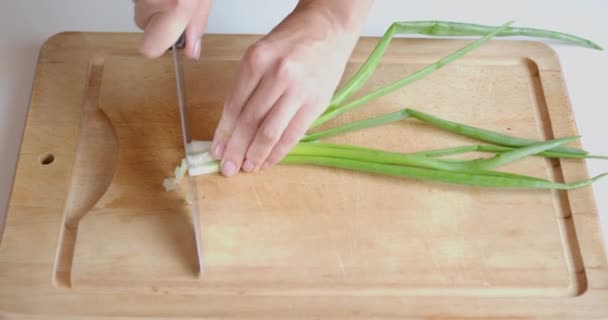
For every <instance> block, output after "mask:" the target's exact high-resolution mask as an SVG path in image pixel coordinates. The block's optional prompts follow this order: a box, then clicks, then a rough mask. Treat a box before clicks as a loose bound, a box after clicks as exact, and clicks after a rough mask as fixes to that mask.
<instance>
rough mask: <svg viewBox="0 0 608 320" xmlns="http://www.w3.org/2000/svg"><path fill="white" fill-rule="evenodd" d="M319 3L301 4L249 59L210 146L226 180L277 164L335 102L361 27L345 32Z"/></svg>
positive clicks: (251, 50) (239, 72) (243, 64)
mask: <svg viewBox="0 0 608 320" xmlns="http://www.w3.org/2000/svg"><path fill="white" fill-rule="evenodd" d="M318 3H321V7H320V6H314V5H308V6H306V5H299V6H298V7H297V8H296V9H295V10H294V11H293V12H292V13H291V14H290V15H289V16H288V17H287V18H286V19H285V20H284V21H283V22H281V24H279V25H278V26H277V27H276V28H275V29H274V30H272V32H271V33H269V34H268V35H267V36H265V37H264V38H262V39H261V40H259V41H258V42H257V43H255V44H254V45H253V46H252V47H251V48H249V50H248V51H247V53H246V54H245V56H244V58H243V60H242V62H241V64H240V65H239V68H238V70H237V75H236V82H235V85H234V87H233V88H232V91H231V93H230V94H229V96H228V98H227V100H226V103H225V105H224V110H223V113H222V117H221V119H220V122H219V124H218V127H217V129H216V132H215V136H214V140H213V144H212V151H213V154H214V156H215V157H216V158H217V159H221V172H222V174H223V175H225V176H233V175H235V174H236V173H237V172H238V171H239V170H240V169H241V168H242V169H243V171H246V172H254V171H257V170H259V169H263V168H266V167H269V166H272V165H274V164H276V163H278V162H279V161H280V160H282V159H283V157H285V155H287V153H288V152H289V151H290V150H291V149H292V148H293V147H294V146H295V144H296V143H297V142H298V141H299V140H300V139H301V137H302V136H303V135H304V134H305V132H306V131H307V130H308V128H309V126H310V125H311V124H312V122H313V121H314V120H315V119H316V118H317V117H318V116H319V115H321V113H323V111H324V110H325V109H326V107H327V105H328V104H329V101H330V99H331V97H332V94H333V92H334V91H335V90H336V87H337V86H338V83H339V81H340V78H341V76H342V73H343V72H344V69H345V67H346V63H347V60H348V58H349V56H350V54H351V52H352V50H353V48H354V46H355V44H356V41H357V39H358V35H359V28H360V25H361V23H359V24H357V25H355V26H352V25H349V26H346V25H345V24H342V23H340V21H339V19H338V18H336V17H334V16H332V14H331V13H330V10H327V8H324V7H322V5H323V4H324V3H331V2H330V1H319V2H318ZM334 3H335V2H334ZM345 3H346V5H350V4H352V2H351V1H350V0H349V1H345Z"/></svg>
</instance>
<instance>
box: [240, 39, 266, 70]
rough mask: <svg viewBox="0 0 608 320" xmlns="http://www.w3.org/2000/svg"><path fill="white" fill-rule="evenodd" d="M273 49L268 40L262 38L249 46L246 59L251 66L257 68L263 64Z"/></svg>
mask: <svg viewBox="0 0 608 320" xmlns="http://www.w3.org/2000/svg"><path fill="white" fill-rule="evenodd" d="M271 51H272V49H271V48H270V45H269V44H268V43H267V42H265V41H263V40H260V41H258V42H256V43H255V44H253V45H252V46H251V47H249V49H248V50H247V53H246V55H245V61H246V63H247V65H248V66H249V68H251V69H255V68H257V67H259V66H260V65H261V64H264V62H265V61H266V59H268V56H269V55H270V53H271Z"/></svg>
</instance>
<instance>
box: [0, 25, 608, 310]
mask: <svg viewBox="0 0 608 320" xmlns="http://www.w3.org/2000/svg"><path fill="white" fill-rule="evenodd" d="M256 39H257V36H242V35H231V36H228V35H222V36H220V35H209V36H206V37H205V39H204V44H203V58H202V59H201V60H200V61H198V62H192V61H188V62H186V65H185V70H186V74H185V76H186V83H187V93H188V95H187V99H188V104H189V105H190V106H191V109H192V111H191V113H192V124H191V126H192V128H193V130H194V137H195V138H196V139H200V140H210V139H211V138H212V134H213V132H214V128H215V125H216V123H217V121H218V118H219V116H220V113H221V107H222V103H223V100H224V97H225V95H226V92H227V89H228V88H229V85H230V83H231V81H232V80H233V75H234V71H235V68H236V66H237V63H238V60H239V58H240V57H241V55H242V54H243V52H244V51H245V50H246V48H247V47H248V46H249V45H250V44H252V43H253V42H254V41H255V40H256ZM137 40H138V37H137V36H136V35H134V34H103V33H62V34H59V35H57V36H54V37H52V38H51V39H50V40H49V41H48V42H47V43H46V44H45V45H44V46H43V48H42V50H41V54H40V61H39V65H38V69H37V72H36V78H35V82H34V86H33V94H32V100H31V105H30V111H29V115H28V120H27V126H26V130H25V137H24V141H23V145H22V148H21V152H20V158H19V163H18V168H17V172H16V177H15V182H14V188H13V192H12V197H11V201H10V205H9V209H8V218H7V222H6V228H5V230H4V234H3V237H2V240H1V242H0V317H4V318H19V319H22V318H58V319H59V318H61V319H72V318H74V319H76V318H78V319H83V318H86V317H90V318H104V319H107V318H119V317H120V318H121V319H123V318H137V317H150V318H154V317H158V318H172V319H175V318H195V317H209V318H217V317H222V318H223V317H232V318H294V317H306V318H349V319H353V318H369V317H373V318H399V319H404V318H412V319H462V318H475V319H489V318H501V319H503V318H518V319H523V318H551V319H554V318H567V319H587V318H606V317H608V265H607V260H606V251H605V248H604V247H603V245H602V241H601V239H602V238H601V235H600V228H599V225H598V213H597V211H596V208H595V205H594V201H593V198H592V193H591V190H590V189H589V188H582V189H578V190H574V191H569V192H557V191H529V190H526V191H515V190H489V189H480V188H473V187H462V186H453V185H446V184H440V183H434V182H424V181H415V180H410V179H397V178H390V177H380V176H374V175H369V174H362V173H356V172H347V171H343V170H334V169H329V168H319V167H307V166H281V165H280V166H276V167H274V168H272V169H270V170H266V171H263V172H260V173H256V174H240V175H238V176H237V177H235V178H232V179H226V178H223V177H220V176H205V177H199V178H197V183H198V185H199V190H200V192H199V198H200V205H201V211H202V212H201V215H202V226H201V227H202V230H203V234H202V241H203V244H204V248H203V249H204V252H205V256H204V259H205V266H204V267H205V273H204V275H203V277H202V278H198V277H197V265H196V258H195V247H194V242H193V231H192V230H193V227H192V225H191V222H190V218H189V211H188V207H187V204H186V203H185V202H184V200H183V197H182V195H181V194H179V193H175V192H165V191H164V189H163V187H162V185H161V184H162V180H163V179H164V178H165V177H168V176H170V175H171V174H172V170H173V168H174V167H175V166H176V165H177V164H178V163H179V161H180V159H181V157H182V153H181V152H182V146H181V140H180V139H181V137H180V127H179V118H178V110H177V105H176V102H177V98H176V96H175V94H176V93H175V79H174V74H173V68H172V62H171V59H170V56H169V55H167V56H165V57H162V58H160V59H157V60H146V59H144V58H142V57H140V56H139V55H138V53H137V52H136V50H135V48H136V44H137ZM376 41H377V39H373V38H363V39H361V41H360V42H359V44H358V46H357V48H356V50H355V52H354V53H353V55H352V58H351V61H350V63H349V66H348V70H347V72H346V75H347V76H348V75H350V74H352V73H353V72H354V71H355V70H356V68H357V67H358V66H359V65H360V64H361V63H362V61H363V60H364V59H365V58H366V57H367V55H368V54H369V52H370V51H371V49H372V48H373V46H374V45H375V44H376ZM468 42H469V41H465V40H429V39H426V40H424V39H399V40H394V41H393V43H392V44H391V47H390V48H389V50H388V52H387V54H386V56H385V58H384V59H383V62H382V64H381V66H380V67H379V68H378V71H377V72H376V74H375V75H374V76H373V77H372V79H371V80H370V81H369V83H368V84H367V85H366V86H365V87H364V88H363V89H362V92H369V90H371V89H372V88H376V87H378V86H381V85H384V84H388V83H390V82H392V81H395V80H397V79H398V78H400V77H402V76H404V75H406V74H409V73H411V72H413V71H415V70H417V69H419V68H421V67H422V66H424V65H427V64H429V63H431V62H433V61H434V60H436V59H438V58H440V57H442V56H444V55H446V54H448V53H449V52H451V51H453V50H455V49H457V48H460V47H462V46H464V45H465V44H466V43H468ZM404 107H412V108H415V109H419V110H422V111H425V112H428V113H431V114H435V115H441V116H442V117H444V118H448V119H450V120H453V121H458V122H464V123H467V124H470V125H474V126H478V127H483V128H487V129H492V130H496V131H499V132H504V133H509V134H513V135H517V136H521V137H527V138H533V139H539V140H540V139H550V138H554V137H562V136H572V135H576V134H577V133H576V128H575V123H574V119H573V115H572V112H571V110H570V106H569V102H568V98H567V94H566V89H565V86H564V83H563V79H562V74H561V70H560V65H559V63H558V59H557V58H556V56H555V55H554V53H553V51H551V50H550V49H549V48H547V47H546V46H545V45H542V44H540V43H535V42H516V41H504V40H503V41H498V40H496V41H492V42H491V43H489V44H487V45H484V46H483V47H482V48H480V49H478V50H476V51H474V52H473V53H471V54H468V55H467V56H466V57H464V58H463V59H461V60H458V61H457V62H455V63H454V64H451V65H449V66H447V67H445V68H444V69H441V70H440V71H438V72H436V73H434V74H432V75H431V76H430V77H428V78H425V79H423V80H420V81H418V82H415V83H414V84H412V85H410V86H408V87H406V88H404V89H402V90H399V91H397V92H395V93H393V94H390V95H388V96H386V97H384V98H381V99H378V100H376V101H373V102H371V103H370V104H368V105H367V106H365V107H362V108H361V109H359V110H358V111H357V112H354V113H349V114H346V115H345V116H344V117H341V118H340V119H338V120H336V121H334V122H332V123H330V124H328V126H330V125H335V124H337V123H342V122H344V121H346V120H352V119H359V118H364V117H368V116H371V115H374V114H379V113H380V112H387V111H392V110H397V109H401V108H404ZM331 141H335V142H345V143H352V144H358V145H368V146H374V147H378V148H384V149H389V150H399V151H416V150H427V149H431V148H440V147H448V146H454V145H463V144H469V143H473V141H472V140H468V139H465V138H461V137H456V136H454V135H451V134H447V133H444V132H442V131H439V130H436V129H432V128H429V127H428V126H426V125H423V124H421V123H420V122H417V121H415V120H407V121H403V122H400V123H396V124H392V125H389V126H384V127H380V128H374V129H367V130H365V131H361V132H356V133H351V134H347V135H343V136H340V137H336V138H334V139H332V140H331ZM505 169H507V170H509V171H511V172H518V173H524V174H531V175H535V176H538V177H544V178H550V179H553V180H558V181H573V180H579V179H585V178H587V171H586V167H585V163H584V161H581V160H568V161H550V160H546V159H541V158H534V159H527V160H524V161H521V162H518V163H516V164H512V165H509V166H508V167H506V168H505Z"/></svg>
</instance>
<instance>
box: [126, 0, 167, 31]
mask: <svg viewBox="0 0 608 320" xmlns="http://www.w3.org/2000/svg"><path fill="white" fill-rule="evenodd" d="M171 8H172V5H171V3H170V2H168V1H166V0H137V1H135V10H134V20H135V24H136V25H137V27H138V28H140V29H141V30H145V29H146V26H147V25H148V23H149V22H150V18H151V17H152V16H153V15H155V14H157V13H161V12H165V11H169V10H171Z"/></svg>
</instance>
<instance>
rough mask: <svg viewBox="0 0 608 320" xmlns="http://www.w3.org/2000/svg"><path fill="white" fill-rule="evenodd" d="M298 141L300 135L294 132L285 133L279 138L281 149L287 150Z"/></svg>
mask: <svg viewBox="0 0 608 320" xmlns="http://www.w3.org/2000/svg"><path fill="white" fill-rule="evenodd" d="M299 140H300V135H299V134H296V133H294V132H290V131H287V132H285V133H284V134H283V136H282V137H281V142H280V143H281V145H282V149H285V150H289V149H291V147H293V146H294V145H295V144H296V143H298V141H299Z"/></svg>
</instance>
